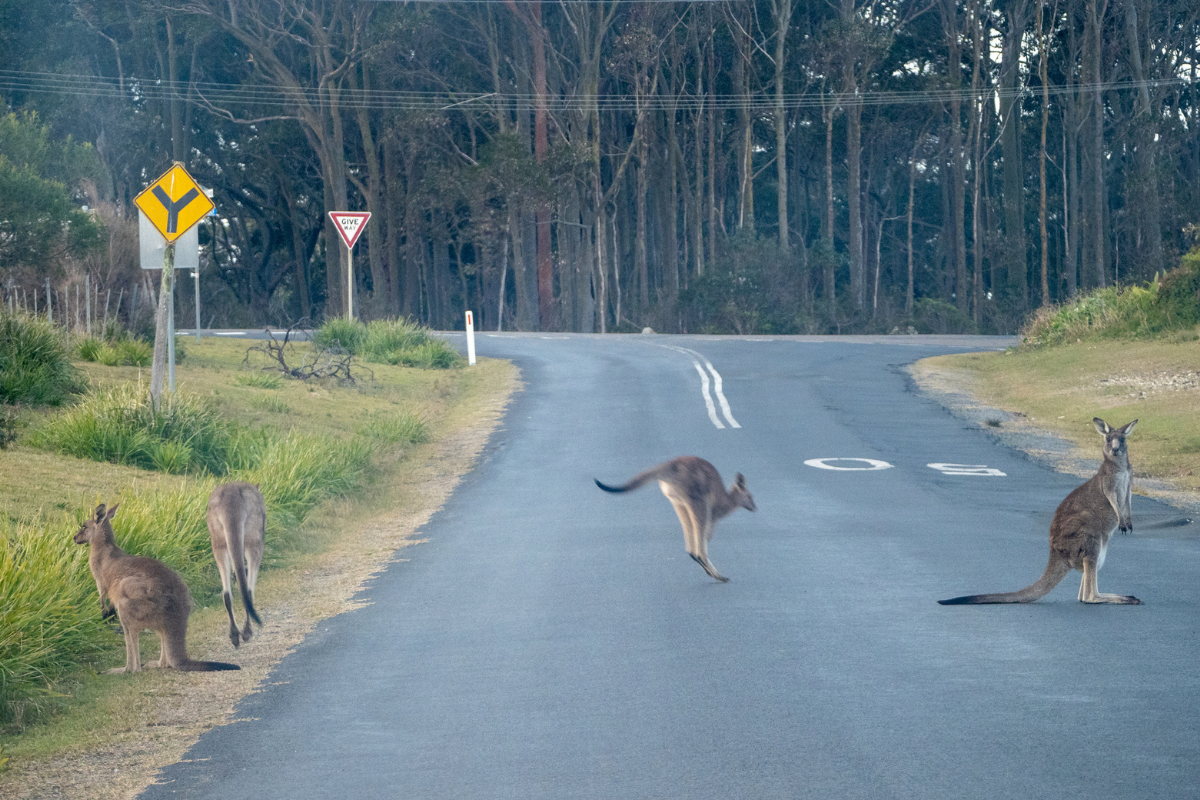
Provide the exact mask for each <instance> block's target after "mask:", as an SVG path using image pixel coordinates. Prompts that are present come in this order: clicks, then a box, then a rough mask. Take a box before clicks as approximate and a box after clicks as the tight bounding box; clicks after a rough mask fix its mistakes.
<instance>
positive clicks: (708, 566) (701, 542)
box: [696, 508, 729, 583]
mask: <svg viewBox="0 0 1200 800" xmlns="http://www.w3.org/2000/svg"><path fill="white" fill-rule="evenodd" d="M704 512H705V513H704V523H703V525H701V526H699V527H700V530H699V531H697V536H696V542H697V544H698V546H699V547H698V552H697V554H696V555H697V556H698V558H696V561H698V562H700V566H702V567H704V571H705V572H707V573H708V574H709V576H710V577H712V578H715V579H716V580H719V581H720V582H721V583H728V582H729V578H726V577H725V576H724V575H722V574H721V573H719V572H717V568H716V567H714V566H713V565H712V562H711V561H709V560H708V543H709V541H710V540H711V539H712V534H713V525H714V520H713V518H712V509H710V508H705V510H704Z"/></svg>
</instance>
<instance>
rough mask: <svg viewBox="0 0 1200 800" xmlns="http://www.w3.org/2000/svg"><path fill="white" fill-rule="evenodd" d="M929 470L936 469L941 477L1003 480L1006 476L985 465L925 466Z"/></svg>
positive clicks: (939, 464)
mask: <svg viewBox="0 0 1200 800" xmlns="http://www.w3.org/2000/svg"><path fill="white" fill-rule="evenodd" d="M925 466H927V467H929V468H930V469H936V470H937V471H938V472H940V473H942V474H943V475H988V476H993V477H997V478H1004V477H1007V475H1006V474H1005V473H1003V472H1001V471H1000V470H998V469H996V468H995V467H989V466H988V465H987V464H941V463H938V464H926V465H925Z"/></svg>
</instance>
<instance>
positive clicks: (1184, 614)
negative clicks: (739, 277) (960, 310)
mask: <svg viewBox="0 0 1200 800" xmlns="http://www.w3.org/2000/svg"><path fill="white" fill-rule="evenodd" d="M1009 343H1010V342H1009V340H998V339H987V338H984V337H974V338H969V339H967V338H958V337H941V338H938V337H879V338H868V337H860V338H851V337H844V338H841V339H821V338H815V337H813V338H776V339H772V338H771V337H747V338H734V337H723V338H716V337H677V336H660V335H654V336H650V335H646V336H637V335H634V336H607V337H599V336H590V337H589V336H570V335H556V334H546V335H541V336H538V335H533V334H526V335H501V336H495V335H482V334H481V335H480V336H479V337H478V340H477V346H478V352H479V354H480V355H483V356H490V357H501V358H511V359H513V360H514V361H515V362H516V363H517V364H518V365H519V366H520V368H521V370H522V376H523V380H524V382H525V389H524V391H523V392H521V393H519V394H518V395H517V396H516V397H515V398H514V400H513V402H512V404H511V405H510V407H509V409H508V412H507V415H506V417H505V419H504V422H503V426H502V429H501V430H500V431H499V432H497V433H496V434H495V435H494V437H493V438H492V440H491V442H490V443H489V445H488V447H487V450H486V452H485V455H484V456H483V458H482V460H481V463H480V464H479V465H478V467H477V468H476V469H475V470H474V471H473V472H472V473H471V474H470V475H468V476H467V478H466V479H465V480H464V482H463V483H462V484H461V485H460V487H459V488H458V490H457V491H456V492H455V493H454V495H453V496H452V497H451V498H450V500H449V501H448V502H447V504H446V506H445V507H444V509H443V510H442V511H440V512H439V513H438V514H437V515H435V517H434V518H433V519H432V520H431V521H430V522H429V523H428V524H427V525H426V527H425V529H424V530H423V533H422V535H423V536H425V537H428V539H429V541H428V543H426V544H422V545H419V546H418V547H416V548H414V549H413V550H411V551H407V552H406V555H407V556H409V558H410V559H411V560H408V561H405V562H402V563H396V564H394V565H392V566H391V567H390V568H389V569H388V570H387V571H386V572H385V573H383V574H382V575H380V576H379V577H378V579H376V580H375V581H374V582H373V583H372V584H371V585H370V587H369V588H368V589H367V590H366V591H365V593H364V594H365V597H366V598H367V599H368V600H369V601H370V605H368V606H366V607H364V608H362V609H360V610H357V611H354V612H352V613H349V614H345V615H342V616H340V617H336V618H334V619H331V620H328V621H327V622H325V623H322V624H321V625H320V626H319V628H318V630H317V631H316V632H315V633H314V634H313V635H312V636H311V637H310V638H309V639H308V640H307V641H306V642H305V643H304V644H303V645H302V646H301V647H299V648H298V649H297V650H296V651H295V652H294V653H293V654H292V655H290V656H288V657H287V658H286V659H285V660H284V661H283V662H282V663H281V664H280V665H279V666H278V667H277V668H276V670H275V672H274V675H273V677H272V679H271V681H270V682H269V683H268V685H266V686H265V687H264V690H263V691H262V692H261V693H259V694H255V695H253V696H251V697H248V698H246V699H245V700H244V701H243V702H242V703H241V704H240V706H239V707H238V709H237V710H236V712H235V714H234V717H235V718H237V719H238V720H240V721H238V722H235V723H233V724H230V725H228V726H225V727H221V728H217V729H214V730H212V731H210V732H208V733H206V734H205V735H204V736H203V737H201V739H200V741H199V743H198V744H197V745H196V746H195V747H194V748H193V749H192V750H191V752H189V753H188V755H187V757H186V759H185V760H184V761H183V762H181V763H179V764H176V765H174V766H171V767H169V768H168V769H166V770H165V771H164V772H163V773H162V774H161V775H160V778H159V780H160V781H161V783H160V784H159V785H156V786H153V787H151V788H150V789H148V790H147V791H146V792H145V793H144V794H143V795H142V797H144V798H147V799H151V798H153V799H154V800H157V799H158V798H168V797H170V798H180V797H184V798H229V797H239V796H248V797H249V796H252V797H254V798H255V800H268V798H281V799H282V798H287V799H288V800H294V798H334V797H339V798H341V797H345V798H364V799H367V798H380V799H382V798H413V800H433V799H434V798H451V799H453V800H466V799H473V798H520V799H521V800H529V799H530V798H547V799H548V800H549V799H553V800H562V799H565V798H688V800H698V799H699V798H920V799H921V800H929V799H930V798H955V799H959V798H1040V797H1053V798H1137V799H1138V800H1145V799H1146V798H1183V797H1198V796H1200V715H1198V711H1200V681H1198V675H1200V667H1198V665H1200V637H1198V636H1197V633H1198V632H1200V597H1198V592H1197V588H1198V586H1200V581H1198V580H1197V578H1198V572H1200V538H1198V537H1197V536H1196V528H1197V526H1196V525H1194V524H1193V525H1186V526H1182V527H1159V528H1151V527H1147V526H1148V525H1149V524H1150V523H1154V522H1158V523H1163V522H1170V521H1172V520H1175V519H1178V518H1179V516H1180V512H1178V511H1175V510H1173V509H1171V508H1169V507H1167V506H1163V505H1161V504H1158V503H1155V502H1152V501H1149V500H1147V499H1146V498H1143V497H1135V498H1134V521H1135V534H1134V535H1133V536H1127V537H1120V538H1117V539H1115V540H1114V541H1113V543H1112V546H1111V547H1110V549H1109V553H1108V560H1107V562H1106V564H1105V566H1104V569H1103V571H1102V572H1101V573H1100V581H1099V585H1100V590H1101V591H1105V592H1118V593H1122V594H1133V595H1136V596H1138V597H1140V598H1141V599H1142V600H1143V601H1144V603H1145V604H1144V605H1142V606H1137V607H1129V606H1087V605H1083V604H1080V603H1078V602H1076V599H1075V598H1076V592H1077V589H1078V580H1079V576H1078V574H1077V573H1072V575H1071V576H1068V578H1067V579H1066V580H1064V581H1063V583H1062V584H1061V585H1060V586H1059V587H1058V588H1057V589H1056V590H1055V591H1054V592H1052V593H1051V594H1050V595H1048V596H1047V597H1046V598H1044V599H1043V600H1042V601H1040V602H1038V603H1036V604H1033V605H1024V606H964V607H943V606H939V605H937V603H936V601H937V600H938V599H942V598H947V597H953V596H956V595H962V594H968V593H976V592H986V591H1008V590H1015V589H1019V588H1021V587H1023V586H1025V585H1027V584H1029V583H1032V582H1033V580H1034V579H1036V578H1037V577H1038V576H1040V575H1041V573H1042V570H1043V569H1044V567H1045V564H1046V558H1047V540H1048V538H1047V537H1048V527H1049V523H1050V518H1051V516H1052V514H1053V511H1054V508H1055V507H1056V506H1057V504H1058V503H1059V501H1060V500H1061V499H1062V498H1063V497H1064V496H1065V495H1066V494H1067V493H1068V492H1069V491H1070V490H1071V489H1072V488H1073V487H1074V486H1075V485H1077V484H1078V483H1079V482H1080V481H1079V480H1078V479H1076V478H1073V477H1070V476H1066V475H1061V474H1057V473H1054V472H1052V471H1050V470H1048V469H1047V468H1045V467H1043V466H1040V465H1039V464H1037V463H1034V462H1032V461H1030V460H1028V459H1026V458H1025V457H1024V456H1023V455H1022V454H1020V453H1017V452H1014V451H1012V450H1009V449H1007V448H1005V447H1003V446H1001V445H999V444H998V443H997V442H996V441H995V440H994V439H993V438H992V437H991V436H989V435H988V434H987V433H986V432H985V431H982V430H979V429H975V428H969V427H967V426H966V425H965V423H963V422H961V421H960V420H958V419H956V418H954V417H952V416H950V415H949V414H948V413H946V412H945V411H944V410H943V409H942V408H941V407H940V406H938V405H936V404H935V403H933V402H931V401H930V400H928V399H925V398H923V397H921V396H920V395H919V394H916V393H914V390H913V389H912V387H911V385H910V383H909V380H908V379H907V377H906V375H905V374H904V373H903V371H902V370H901V366H902V365H903V364H906V363H909V362H911V361H913V360H916V359H918V358H921V357H924V356H927V355H934V354H939V353H947V352H956V351H963V350H966V349H972V348H973V349H980V348H992V349H998V348H1001V347H1003V346H1004V345H1006V344H1009ZM1127 421H1128V420H1125V419H1112V420H1109V422H1111V423H1114V424H1123V423H1125V422H1127ZM1080 424H1081V425H1084V424H1090V422H1089V421H1088V420H1081V421H1080ZM1137 433H1138V432H1137V431H1135V432H1134V434H1133V435H1132V436H1131V437H1130V452H1131V457H1132V460H1133V463H1134V465H1135V467H1136V464H1137V457H1138V441H1137V440H1138V436H1137ZM1100 443H1101V442H1100V437H1099V436H1097V437H1096V457H1097V464H1098V463H1099V453H1100ZM684 454H695V455H700V456H703V457H705V458H707V459H709V460H710V461H712V462H713V463H714V464H715V465H716V467H717V468H718V469H719V470H720V471H721V473H722V476H723V477H724V478H725V480H726V482H727V483H729V482H732V480H733V478H734V476H735V474H736V473H737V472H742V473H743V474H744V475H745V476H746V479H747V482H748V485H749V488H750V490H751V492H753V495H754V498H755V501H756V503H757V505H758V511H757V513H753V514H751V513H749V512H747V511H742V510H739V511H737V512H735V513H734V514H733V515H732V516H730V517H728V518H726V519H725V520H723V521H722V522H720V523H719V524H718V525H717V528H716V535H715V537H714V539H713V541H712V544H711V545H710V548H709V555H710V557H711V559H712V561H713V563H714V564H715V565H716V567H717V568H718V569H719V570H720V571H721V572H722V573H724V574H725V575H727V576H729V577H730V578H731V582H730V583H727V584H721V583H717V582H716V581H713V580H712V579H710V578H708V577H707V576H706V575H705V574H704V572H703V570H702V569H701V568H700V567H699V566H697V565H696V564H695V563H693V562H692V561H691V559H689V558H688V557H687V555H686V554H685V553H684V549H683V536H682V533H681V531H680V528H679V524H678V522H677V521H676V518H675V515H674V513H673V512H672V510H671V507H670V505H669V503H668V502H667V501H666V499H665V498H663V497H662V495H661V494H660V493H659V492H658V489H657V487H654V486H649V487H646V488H644V489H642V490H641V491H639V492H636V493H633V494H626V495H611V494H606V493H604V492H601V491H600V490H599V489H597V488H596V486H595V485H594V484H593V482H592V479H593V478H599V479H601V480H602V481H604V482H606V483H610V484H613V483H619V482H622V481H624V480H626V479H628V478H629V477H631V476H632V475H634V474H635V473H637V472H639V471H641V470H642V469H645V468H646V467H649V466H651V465H653V464H655V463H658V462H661V461H664V460H666V459H669V458H671V457H674V456H677V455H684ZM931 464H933V465H939V466H936V467H931V466H929V465H931ZM267 613H269V610H268V612H267ZM249 646H251V647H253V643H251V644H250V645H249Z"/></svg>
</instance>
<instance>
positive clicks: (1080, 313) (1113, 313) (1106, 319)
mask: <svg viewBox="0 0 1200 800" xmlns="http://www.w3.org/2000/svg"><path fill="white" fill-rule="evenodd" d="M1197 323H1200V251H1193V252H1192V253H1190V254H1189V255H1187V256H1184V258H1183V261H1182V263H1181V265H1180V266H1179V267H1178V268H1177V269H1174V270H1172V271H1170V272H1168V273H1167V274H1166V275H1163V276H1162V277H1161V278H1160V277H1159V276H1155V279H1154V280H1153V281H1151V282H1150V283H1147V284H1145V285H1141V286H1109V287H1107V288H1105V289H1097V290H1096V291H1094V292H1092V293H1090V294H1087V295H1084V296H1083V297H1080V298H1078V299H1076V300H1074V301H1073V302H1070V303H1066V304H1064V305H1061V306H1047V307H1044V308H1040V309H1038V310H1037V311H1035V312H1034V313H1033V314H1032V315H1031V316H1030V318H1029V319H1028V320H1027V321H1026V323H1025V325H1024V326H1023V327H1022V329H1021V338H1022V343H1023V344H1024V345H1025V346H1027V347H1035V348H1036V347H1047V346H1052V345H1056V344H1062V343H1064V342H1074V341H1084V340H1094V339H1121V338H1130V339H1148V338H1153V337H1155V336H1159V335H1162V334H1164V333H1169V332H1171V331H1175V330H1178V329H1180V328H1186V327H1191V326H1194V325H1196V324H1197Z"/></svg>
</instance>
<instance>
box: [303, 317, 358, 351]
mask: <svg viewBox="0 0 1200 800" xmlns="http://www.w3.org/2000/svg"><path fill="white" fill-rule="evenodd" d="M366 330H367V328H366V326H365V325H363V324H362V323H361V322H358V321H357V320H352V319H347V318H345V317H333V318H332V319H329V320H326V322H325V323H324V324H323V325H321V327H319V328H317V329H316V330H315V331H313V342H314V343H315V344H317V346H319V347H325V348H332V347H340V348H341V349H343V350H345V351H346V352H347V353H352V354H355V355H357V354H358V349H359V345H360V344H361V343H362V340H363V337H364V336H366Z"/></svg>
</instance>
